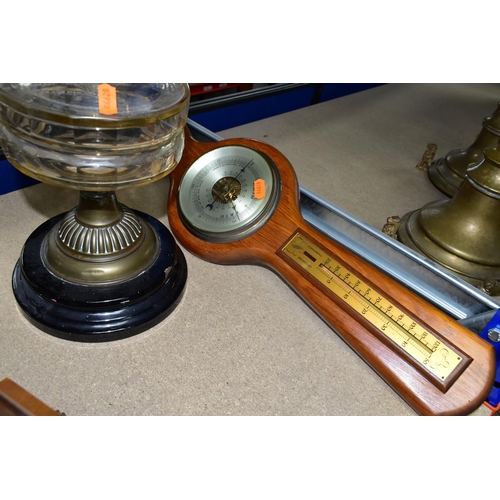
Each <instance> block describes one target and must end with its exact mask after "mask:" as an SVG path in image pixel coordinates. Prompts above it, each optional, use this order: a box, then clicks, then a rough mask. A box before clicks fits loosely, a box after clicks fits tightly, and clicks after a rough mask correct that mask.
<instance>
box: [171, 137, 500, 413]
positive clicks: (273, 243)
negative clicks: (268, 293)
mask: <svg viewBox="0 0 500 500" xmlns="http://www.w3.org/2000/svg"><path fill="white" fill-rule="evenodd" d="M228 145H240V146H247V147H252V148H255V149H258V150H260V151H262V152H264V153H265V154H267V155H268V156H269V157H270V158H271V159H272V160H273V161H274V163H275V164H276V166H277V167H278V170H279V173H280V176H281V184H282V185H281V198H280V201H279V204H278V207H277V209H276V211H275V213H274V214H273V215H272V216H271V218H270V219H269V220H268V221H267V222H266V223H265V224H264V225H263V226H262V227H261V228H260V229H259V230H258V231H257V232H255V233H254V234H252V235H250V236H247V237H245V238H243V239H241V240H239V241H236V242H232V243H209V242H207V241H204V240H202V239H200V238H198V237H196V236H195V235H193V234H192V233H191V232H190V231H189V230H188V229H187V228H186V227H185V226H184V225H183V223H182V222H181V218H180V217H179V212H178V204H177V193H178V189H179V183H180V181H181V179H182V176H183V175H184V173H185V172H186V170H187V169H188V168H189V167H190V166H191V165H192V163H193V162H194V161H195V160H197V159H198V158H199V157H200V156H202V155H203V154H205V153H206V152H208V151H211V150H212V149H215V148H218V147H222V146H228ZM167 212H168V217H169V222H170V226H171V229H172V232H173V234H174V236H175V237H176V238H177V239H178V241H179V242H180V243H181V245H182V246H184V247H185V248H186V249H187V250H188V251H190V252H191V253H192V254H194V255H196V256H197V257H199V258H201V259H204V260H206V261H208V262H212V263H216V264H222V265H234V264H254V265H259V266H264V267H266V268H268V269H270V270H272V271H274V272H275V273H277V274H278V275H279V276H280V277H281V278H282V279H283V280H284V281H285V282H286V283H287V284H288V285H289V286H290V287H291V288H292V289H293V290H294V291H295V292H296V293H297V294H298V295H299V296H300V297H301V298H302V299H303V300H304V301H305V302H306V303H307V304H309V306H310V307H311V308H312V309H313V310H314V311H315V312H316V313H317V314H318V315H319V316H320V317H321V318H322V319H323V320H324V321H325V322H326V323H327V324H328V325H329V326H330V327H331V328H332V329H333V330H334V331H335V332H336V333H337V334H338V335H340V336H341V338H342V339H343V340H344V341H345V342H346V343H347V344H348V345H349V346H350V347H351V348H352V349H353V350H354V351H355V352H356V353H357V354H358V355H359V356H360V357H361V358H362V359H363V360H364V361H365V362H366V363H368V364H369V365H370V366H371V367H372V368H373V369H374V370H375V371H376V372H377V373H378V374H379V375H380V376H381V377H382V378H383V379H384V380H385V381H386V382H387V383H388V384H389V385H390V386H391V387H392V388H393V389H394V390H395V391H396V392H397V393H398V394H399V395H400V396H401V397H402V398H403V399H404V400H405V401H406V402H407V403H408V404H409V405H410V406H411V407H412V408H413V409H414V410H415V411H416V412H417V413H419V414H422V415H466V414H469V413H471V412H472V411H474V410H475V409H476V408H478V407H479V406H480V405H481V404H482V403H483V402H484V400H485V399H486V397H487V396H488V394H489V392H490V390H491V387H492V385H493V381H494V377H495V364H496V361H495V353H494V349H493V347H492V346H491V345H490V344H488V343H487V342H485V341H484V340H482V339H481V338H480V337H478V336H477V335H475V334H474V333H473V332H471V331H470V330H468V329H467V328H465V327H463V326H462V325H460V324H459V323H458V322H456V321H455V320H453V319H452V318H450V317H449V316H447V315H446V314H445V313H443V312H442V311H440V310H439V309H437V308H435V307H434V306H432V305H431V304H429V303H428V302H426V301H425V300H423V299H421V298H420V297H418V296H417V295H415V294H414V293H413V292H411V290H409V289H407V288H405V287H403V286H402V285H400V284H399V283H397V282H395V281H394V280H393V279H392V278H390V277H389V276H387V275H385V274H384V273H382V272H380V271H379V270H377V269H376V268H374V267H373V266H372V265H371V264H369V263H368V262H366V261H364V260H363V259H361V258H359V257H357V256H356V255H354V254H353V253H352V252H350V251H349V250H347V249H346V248H344V247H343V246H341V245H339V244H338V243H336V242H335V241H332V240H331V239H330V238H328V237H326V236H324V235H323V234H322V233H320V232H319V231H317V230H316V229H314V228H313V227H311V226H310V225H309V224H308V223H307V222H306V221H305V220H304V219H303V217H302V215H301V213H300V205H299V186H298V182H297V178H296V175H295V172H294V170H293V167H292V165H291V164H290V162H289V161H288V160H287V159H286V158H285V157H284V156H283V155H282V154H281V153H280V152H279V151H278V150H277V149H275V148H274V147H272V146H270V145H268V144H265V143H262V142H259V141H255V140H251V139H228V140H225V141H220V142H214V143H201V142H197V141H194V140H193V139H192V138H191V137H190V136H189V132H187V130H186V144H185V150H184V153H183V156H182V160H181V162H180V163H179V165H178V166H177V167H176V169H175V170H174V171H173V172H172V173H171V175H170V192H169V197H168V206H167ZM297 232H300V233H301V234H302V235H304V236H305V237H307V238H308V239H311V240H312V241H314V242H315V243H316V244H317V245H318V246H319V247H320V248H322V249H325V250H326V251H327V252H328V253H329V254H330V255H331V256H332V257H333V258H335V259H336V260H338V261H339V262H341V263H342V264H343V265H345V267H347V268H348V269H350V270H351V271H352V272H353V273H354V274H355V275H356V276H357V277H359V278H360V279H362V280H363V281H365V282H367V283H369V284H370V285H371V286H373V287H374V289H376V290H378V291H380V292H382V293H383V294H384V296H385V297H387V298H389V299H390V300H391V301H392V302H393V303H394V304H395V305H396V306H397V307H399V308H401V309H402V310H404V311H406V312H408V314H410V315H411V316H413V317H414V318H417V319H418V321H419V322H420V323H421V324H422V325H423V326H424V327H426V328H428V329H429V330H430V331H432V332H436V333H437V334H438V335H439V336H441V337H442V338H443V339H444V340H445V341H446V342H447V343H449V344H451V345H452V346H453V347H454V348H456V349H457V350H459V351H461V352H462V353H463V354H464V355H465V357H468V358H470V359H471V362H470V364H469V365H468V366H467V368H466V369H465V370H464V371H463V372H462V373H461V374H460V376H459V377H458V378H457V379H456V380H455V381H454V382H453V384H451V386H450V387H449V388H448V389H447V390H446V391H443V390H441V389H439V388H438V387H436V385H434V384H433V383H432V382H431V381H430V380H429V379H428V377H426V376H425V374H424V373H423V372H422V370H421V369H419V368H418V367H417V366H415V364H414V363H411V362H410V361H409V360H408V359H406V358H405V357H404V356H402V354H401V351H400V350H398V348H397V346H395V345H392V343H391V342H390V341H387V340H385V339H384V338H382V336H381V335H380V332H378V331H377V329H376V328H375V327H373V326H372V325H370V324H369V323H367V322H366V321H365V320H364V319H363V317H362V316H361V315H360V314H359V313H357V312H355V311H354V310H352V309H351V308H350V307H349V306H348V305H346V304H345V303H344V302H343V301H342V300H340V299H338V298H336V297H335V296H334V295H333V294H332V293H328V291H327V290H326V289H325V290H323V289H322V287H320V286H318V283H317V282H315V280H314V279H313V278H312V277H311V276H309V275H308V274H307V273H305V272H300V270H298V269H297V268H296V266H294V265H293V264H292V263H291V262H289V261H288V260H287V259H286V258H284V257H283V253H282V252H281V249H282V248H283V246H284V245H285V244H286V242H287V241H288V240H289V239H290V238H291V237H292V236H293V235H294V234H296V233H297ZM214 307H217V304H214Z"/></svg>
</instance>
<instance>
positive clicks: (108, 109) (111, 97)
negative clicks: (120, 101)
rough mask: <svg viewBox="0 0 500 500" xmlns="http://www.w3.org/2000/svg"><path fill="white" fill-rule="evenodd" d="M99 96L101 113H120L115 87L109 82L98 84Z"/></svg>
mask: <svg viewBox="0 0 500 500" xmlns="http://www.w3.org/2000/svg"><path fill="white" fill-rule="evenodd" d="M97 98H98V101H99V113H102V114H103V115H116V114H117V113H118V106H117V103H116V89H115V87H113V86H112V85H109V84H108V83H101V84H100V85H98V86H97Z"/></svg>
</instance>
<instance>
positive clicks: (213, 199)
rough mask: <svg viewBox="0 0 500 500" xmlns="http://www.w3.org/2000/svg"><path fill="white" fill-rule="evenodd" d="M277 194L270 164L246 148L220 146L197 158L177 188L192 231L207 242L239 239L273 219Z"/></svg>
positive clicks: (277, 183)
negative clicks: (271, 217) (270, 218)
mask: <svg viewBox="0 0 500 500" xmlns="http://www.w3.org/2000/svg"><path fill="white" fill-rule="evenodd" d="M279 194H280V179H279V173H278V170H277V168H276V166H275V164H274V163H273V161H272V160H271V159H270V158H269V157H267V156H266V155H265V154H264V153H262V152H259V151H257V150H255V149H252V148H249V147H244V146H223V147H220V148H217V149H214V150H212V151H210V152H208V153H206V154H204V155H203V156H201V157H200V158H199V159H198V160H196V161H195V162H194V163H193V164H192V165H191V167H190V168H189V169H188V170H187V171H186V173H185V174H184V176H183V178H182V180H181V182H180V186H179V209H180V215H181V218H182V220H183V222H184V223H185V224H186V226H187V227H188V228H189V230H190V231H191V232H193V233H194V234H196V235H197V236H199V237H200V238H202V239H204V240H206V241H212V242H218V241H219V242H230V241H235V240H240V239H241V238H244V237H246V236H248V235H250V234H252V233H254V232H255V231H256V230H257V229H258V228H259V227H261V226H262V224H264V223H265V222H266V221H267V219H268V218H269V217H270V216H271V215H272V213H273V211H274V209H275V207H276V205H277V202H278V200H279Z"/></svg>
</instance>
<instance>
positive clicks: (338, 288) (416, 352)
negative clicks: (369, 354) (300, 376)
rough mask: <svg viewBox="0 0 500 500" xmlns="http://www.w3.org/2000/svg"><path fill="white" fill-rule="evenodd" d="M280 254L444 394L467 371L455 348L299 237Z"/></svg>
mask: <svg viewBox="0 0 500 500" xmlns="http://www.w3.org/2000/svg"><path fill="white" fill-rule="evenodd" d="M282 252H283V253H284V254H285V255H287V256H288V257H289V258H290V259H292V261H293V262H295V263H296V264H298V265H299V266H300V267H301V268H302V269H304V270H305V271H306V272H307V273H309V274H310V275H311V276H313V277H314V278H316V279H317V280H318V281H319V282H320V283H321V284H322V285H324V286H326V287H327V288H328V290H330V291H331V292H333V293H334V294H335V295H336V296H337V297H339V298H340V299H341V300H342V301H343V302H344V303H345V304H347V305H349V306H350V307H351V308H352V309H354V310H355V311H356V312H358V313H359V314H360V315H361V316H363V317H364V318H365V319H366V321H368V322H369V323H370V324H371V325H372V326H374V327H375V328H376V330H377V331H378V332H379V333H381V334H382V335H383V336H384V337H385V338H386V339H388V340H390V341H391V342H392V344H393V345H395V346H398V347H399V348H400V349H402V350H403V351H404V352H405V353H406V355H407V357H409V358H410V359H411V360H413V362H414V363H416V365H417V367H418V368H420V369H423V371H424V373H426V374H427V375H430V377H428V378H429V379H430V380H431V381H432V382H433V383H434V385H436V386H437V387H438V388H440V389H441V390H443V392H445V391H446V390H447V389H448V388H449V387H450V385H451V384H452V383H453V382H454V380H456V378H457V377H458V375H460V373H462V372H463V370H465V368H466V367H467V365H468V360H467V359H466V358H465V357H464V356H462V355H461V354H459V353H458V351H457V350H456V348H451V347H450V345H448V344H446V343H445V342H444V341H443V340H442V339H441V338H439V337H438V336H437V335H436V334H434V333H431V332H430V331H429V330H427V329H426V328H424V327H423V326H422V325H420V324H418V323H417V322H416V321H415V320H414V319H412V318H411V317H410V316H409V315H408V314H407V313H405V312H403V311H402V310H401V309H399V308H398V307H396V306H395V305H394V304H393V303H391V302H390V301H389V300H387V299H386V298H385V297H384V296H383V295H381V294H380V293H379V292H378V291H376V290H374V289H373V288H372V287H370V286H369V285H368V284H367V283H365V282H363V281H362V280H360V279H359V278H358V277H357V276H355V275H354V274H353V273H351V272H349V270H348V269H346V268H345V267H344V266H343V265H341V264H340V263H339V262H337V261H336V260H335V259H333V258H332V257H331V256H329V255H328V254H326V253H325V252H323V251H322V250H320V249H319V248H318V246H317V245H315V244H314V243H312V242H311V241H309V240H308V239H307V238H306V237H304V236H303V235H301V234H300V233H297V234H296V235H295V236H294V237H292V239H291V240H290V241H289V242H288V243H287V244H286V245H285V247H284V248H283V249H282Z"/></svg>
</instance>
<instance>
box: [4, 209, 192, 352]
mask: <svg viewBox="0 0 500 500" xmlns="http://www.w3.org/2000/svg"><path fill="white" fill-rule="evenodd" d="M136 214H137V215H138V216H140V217H141V218H142V219H143V220H144V221H146V222H147V223H149V225H150V226H151V228H152V229H153V230H154V231H155V232H156V235H157V237H158V239H159V242H160V250H159V254H158V257H157V258H156V260H155V261H154V263H153V264H152V265H151V266H150V267H149V268H148V269H146V270H145V271H144V272H142V273H141V274H139V275H138V276H136V277H134V278H131V279H129V280H128V281H122V282H119V283H110V284H98V285H96V284H91V283H90V284H76V283H72V282H69V281H66V280H64V279H62V278H60V277H58V276H56V275H55V274H53V273H51V272H50V271H49V270H48V269H47V267H46V266H45V265H44V262H43V259H42V257H41V251H40V249H41V247H42V243H43V241H44V239H45V237H46V235H47V234H48V233H49V231H50V230H51V229H52V228H53V227H54V226H55V225H56V224H58V223H59V221H60V220H61V219H62V218H63V216H64V214H61V215H58V216H56V217H54V218H52V219H50V220H48V221H47V222H45V223H44V224H42V225H41V226H40V227H38V228H37V229H36V230H35V231H34V232H33V233H32V234H31V235H30V237H29V238H28V240H27V241H26V244H25V246H24V248H23V251H22V254H21V258H20V259H19V261H18V262H17V264H16V266H15V269H14V274H13V278H12V286H13V290H14V295H15V297H16V300H17V302H18V304H19V306H20V307H21V309H22V311H23V312H24V314H25V315H26V317H27V318H28V320H29V321H30V322H31V323H33V324H34V325H35V326H36V327H37V328H39V329H40V330H42V331H44V332H45V333H48V334H50V335H53V336H55V337H59V338H62V339H66V340H74V341H78V342H107V341H112V340H120V339H124V338H127V337H131V336H133V335H137V334H139V333H142V332H144V331H146V330H148V329H149V328H151V327H153V326H154V325H156V324H158V323H159V322H160V321H162V320H163V319H165V318H166V317H167V316H168V315H169V314H170V313H171V312H172V311H173V310H174V309H175V307H176V306H177V305H178V303H179V302H180V299H181V297H182V293H183V291H184V288H185V284H186V279H187V265H186V260H185V257H184V255H183V253H182V252H181V250H180V248H179V247H178V246H177V244H176V243H175V240H174V238H173V236H172V234H171V233H170V231H169V230H168V229H167V228H166V227H165V226H164V225H163V224H162V223H161V222H159V221H158V220H156V219H154V218H153V217H151V216H149V215H147V214H144V213H141V212H137V211H136Z"/></svg>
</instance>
